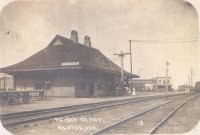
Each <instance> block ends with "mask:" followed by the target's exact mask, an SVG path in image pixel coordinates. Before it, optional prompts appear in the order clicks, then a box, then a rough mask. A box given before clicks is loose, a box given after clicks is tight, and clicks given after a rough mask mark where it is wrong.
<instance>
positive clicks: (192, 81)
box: [190, 68, 193, 86]
mask: <svg viewBox="0 0 200 135" xmlns="http://www.w3.org/2000/svg"><path fill="white" fill-rule="evenodd" d="M190 72H191V78H190V79H191V86H193V80H192V79H193V78H192V77H193V69H192V68H191V70H190Z"/></svg>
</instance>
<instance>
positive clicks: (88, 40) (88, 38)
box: [84, 36, 91, 47]
mask: <svg viewBox="0 0 200 135" xmlns="http://www.w3.org/2000/svg"><path fill="white" fill-rule="evenodd" d="M84 45H86V46H87V47H91V41H90V37H89V36H85V38H84Z"/></svg>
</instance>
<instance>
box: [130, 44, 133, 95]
mask: <svg viewBox="0 0 200 135" xmlns="http://www.w3.org/2000/svg"><path fill="white" fill-rule="evenodd" d="M131 41H132V40H129V48H130V69H131V74H133V66H132V44H131ZM130 89H131V93H132V92H133V80H132V78H131V85H130Z"/></svg>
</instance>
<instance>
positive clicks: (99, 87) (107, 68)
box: [1, 30, 138, 97]
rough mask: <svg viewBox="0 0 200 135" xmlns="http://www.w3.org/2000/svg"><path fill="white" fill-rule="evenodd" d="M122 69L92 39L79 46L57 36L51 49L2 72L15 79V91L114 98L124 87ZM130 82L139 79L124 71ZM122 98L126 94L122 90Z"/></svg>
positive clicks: (74, 33) (73, 36) (73, 35)
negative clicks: (118, 90)
mask: <svg viewBox="0 0 200 135" xmlns="http://www.w3.org/2000/svg"><path fill="white" fill-rule="evenodd" d="M120 70H121V69H120V67H119V66H117V65H116V64H115V63H113V62H112V61H111V60H109V59H108V58H107V57H106V56H105V55H104V54H102V53H101V52H100V51H99V50H98V49H95V48H93V47H92V46H91V41H90V37H89V36H85V38H84V44H80V43H79V42H78V33H77V31H75V30H73V31H71V37H70V39H68V38H65V37H62V36H60V35H56V36H55V37H54V39H53V40H52V41H51V42H50V43H49V45H48V46H47V47H46V48H44V49H42V50H41V51H39V52H38V53H36V54H34V55H32V56H31V57H29V58H27V59H25V60H24V61H22V62H19V63H17V64H14V65H12V66H8V67H5V68H2V69H1V72H3V73H7V74H10V75H12V76H13V78H14V90H16V91H29V90H47V92H48V95H49V96H55V97H94V96H114V95H116V87H118V86H119V84H120ZM124 76H125V77H126V78H129V79H131V78H136V77H138V76H137V75H134V74H130V73H128V72H126V71H124ZM120 93H121V95H125V94H126V92H125V91H123V90H121V91H120Z"/></svg>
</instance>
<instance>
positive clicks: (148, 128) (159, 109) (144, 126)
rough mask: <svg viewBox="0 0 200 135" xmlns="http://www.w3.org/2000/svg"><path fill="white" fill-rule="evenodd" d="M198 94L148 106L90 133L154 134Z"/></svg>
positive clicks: (96, 134)
mask: <svg viewBox="0 0 200 135" xmlns="http://www.w3.org/2000/svg"><path fill="white" fill-rule="evenodd" d="M198 96H199V94H198V95H188V96H186V97H183V98H179V99H175V100H171V101H168V102H166V103H163V104H160V105H157V106H155V107H151V108H148V109H146V110H143V111H142V112H139V113H137V114H134V115H130V116H129V117H127V118H125V119H123V120H120V121H118V122H115V123H112V124H110V125H108V126H106V127H104V128H102V129H99V130H98V131H96V132H93V133H91V134H90V135H99V134H154V133H156V131H157V129H158V128H159V127H160V126H162V125H163V124H164V123H165V122H166V121H167V120H168V119H169V118H170V117H171V116H172V115H173V114H174V113H175V112H176V111H177V110H178V109H180V108H181V107H183V106H184V105H185V104H186V103H188V102H190V101H191V100H194V99H195V98H197V97H198Z"/></svg>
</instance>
